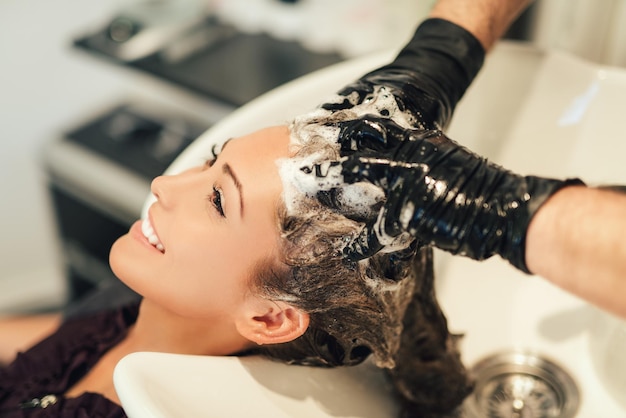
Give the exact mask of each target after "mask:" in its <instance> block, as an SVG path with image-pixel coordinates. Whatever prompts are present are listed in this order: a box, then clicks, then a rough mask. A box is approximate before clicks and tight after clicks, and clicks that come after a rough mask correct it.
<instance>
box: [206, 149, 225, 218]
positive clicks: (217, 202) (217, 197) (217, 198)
mask: <svg viewBox="0 0 626 418" xmlns="http://www.w3.org/2000/svg"><path fill="white" fill-rule="evenodd" d="M216 149H217V148H216V146H215V145H214V146H213V147H211V154H212V158H207V160H206V161H205V163H204V167H205V169H206V168H210V167H212V166H213V164H215V161H216V160H217V156H218V154H219V153H218V152H217V151H216ZM207 200H208V201H209V202H211V205H213V207H214V208H215V210H216V211H217V213H219V214H220V216H221V217H222V218H225V217H226V214H225V213H224V208H223V207H222V191H221V190H220V189H218V188H217V187H216V186H213V192H212V193H211V194H210V195H208V196H207Z"/></svg>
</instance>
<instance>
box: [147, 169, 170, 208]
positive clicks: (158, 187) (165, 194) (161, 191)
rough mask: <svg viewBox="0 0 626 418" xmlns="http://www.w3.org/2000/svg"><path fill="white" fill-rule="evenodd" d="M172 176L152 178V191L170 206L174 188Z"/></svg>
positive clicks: (157, 197)
mask: <svg viewBox="0 0 626 418" xmlns="http://www.w3.org/2000/svg"><path fill="white" fill-rule="evenodd" d="M171 183H172V176H158V177H155V178H154V179H153V180H152V183H151V184H150V191H151V192H152V194H153V195H154V197H155V198H156V200H157V201H158V202H159V203H161V205H163V206H168V205H169V202H170V197H169V196H170V194H171V193H172V192H171V189H172V186H173V185H172V184H171Z"/></svg>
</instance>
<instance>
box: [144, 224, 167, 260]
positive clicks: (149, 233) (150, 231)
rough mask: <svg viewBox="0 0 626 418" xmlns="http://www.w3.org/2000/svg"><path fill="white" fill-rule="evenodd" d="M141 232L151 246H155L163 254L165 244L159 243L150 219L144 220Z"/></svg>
mask: <svg viewBox="0 0 626 418" xmlns="http://www.w3.org/2000/svg"><path fill="white" fill-rule="evenodd" d="M141 232H142V233H143V235H144V237H146V239H147V240H148V242H149V243H150V244H152V245H154V246H155V247H156V249H157V250H159V251H161V252H163V250H164V249H165V248H164V247H163V244H161V242H160V241H159V238H158V237H157V235H156V234H155V233H154V228H153V227H152V224H151V223H150V221H149V220H148V219H144V220H143V222H142V223H141Z"/></svg>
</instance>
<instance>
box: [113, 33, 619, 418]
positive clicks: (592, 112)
mask: <svg viewBox="0 0 626 418" xmlns="http://www.w3.org/2000/svg"><path fill="white" fill-rule="evenodd" d="M392 55H393V54H381V55H377V56H374V57H368V58H364V59H360V60H356V61H352V62H349V63H344V64H340V65H339V66H336V67H334V68H331V69H326V70H322V71H321V72H318V73H316V74H313V75H310V76H307V77H304V78H303V79H300V80H297V81H295V82H293V83H290V84H288V85H286V86H283V87H281V88H278V89H276V90H275V91H273V92H270V93H268V94H267V95H265V96H263V97H261V98H259V99H257V100H255V101H253V102H252V103H250V104H249V105H247V106H245V107H243V108H242V109H240V110H238V111H237V112H235V113H234V114H232V115H231V116H229V117H228V118H227V119H225V120H224V121H223V122H221V123H220V124H218V125H216V126H215V127H214V128H212V129H211V130H210V131H208V132H207V133H206V134H205V135H203V136H202V137H201V138H200V139H199V140H198V141H196V142H195V143H194V144H192V146H190V147H189V149H188V150H187V151H186V152H185V153H183V155H181V157H180V158H179V159H178V160H177V161H176V162H175V163H174V164H173V165H172V167H170V169H169V170H168V171H169V172H177V171H180V170H182V169H183V168H185V167H187V166H189V165H193V164H197V163H201V162H203V159H204V158H205V157H206V156H207V155H209V154H208V150H209V149H210V146H211V145H212V144H213V143H214V142H216V141H222V140H224V139H225V138H229V137H231V136H234V135H239V134H243V133H246V132H248V131H251V130H254V129H256V128H259V127H262V126H266V125H268V124H270V123H281V122H284V121H287V120H288V119H289V118H290V117H291V116H293V115H295V114H298V113H300V112H302V111H306V110H308V109H310V108H311V107H312V106H314V105H316V104H317V103H318V102H319V101H320V100H322V99H323V98H324V97H326V95H327V94H328V93H331V92H334V91H335V90H336V89H337V88H339V87H341V86H342V85H343V84H344V83H346V82H348V81H351V80H353V79H354V78H355V76H357V75H359V74H361V73H363V72H365V71H366V70H369V69H371V68H374V67H375V66H376V65H378V64H379V63H382V62H385V61H386V60H387V59H388V58H389V57H391V56H392ZM625 105H626V71H624V70H620V69H616V68H601V67H597V66H595V65H592V64H589V63H586V62H584V61H581V60H579V59H576V58H573V57H570V56H567V55H563V54H560V53H556V52H554V53H553V52H550V53H542V52H540V51H537V50H534V49H531V48H529V47H526V46H523V45H518V44H512V43H501V44H500V45H499V46H498V47H497V48H496V50H495V51H494V52H493V53H492V55H491V56H490V57H489V59H488V61H487V64H486V66H485V68H484V70H483V72H482V73H481V74H480V76H479V78H478V80H477V81H476V82H475V84H474V85H473V86H472V87H471V89H470V90H469V91H468V94H467V96H466V98H465V99H464V100H463V101H462V103H461V104H460V106H459V108H458V110H457V114H456V116H455V119H454V121H453V123H452V125H451V127H450V129H449V134H450V136H452V137H453V138H456V139H457V140H459V142H462V143H465V144H467V145H468V146H469V147H470V148H473V149H474V150H475V151H478V152H480V153H482V154H484V155H487V156H489V157H490V158H492V159H494V160H496V161H497V162H500V163H502V164H504V165H505V166H507V167H508V168H511V169H514V170H516V171H519V172H521V173H525V174H531V173H532V174H539V175H552V176H559V177H563V176H570V175H576V176H580V177H582V178H583V179H585V180H586V181H588V182H590V183H594V182H617V183H622V184H624V183H626V164H624V162H623V161H622V160H623V159H624V156H625V155H626V141H623V140H622V139H621V136H623V127H622V124H623V121H624V117H623V109H624V106H625ZM437 256H438V259H437V262H436V270H437V274H438V279H437V280H438V282H437V283H438V284H437V286H438V293H439V299H440V301H441V303H442V306H443V308H444V311H445V312H446V315H447V316H448V319H449V324H450V327H451V329H452V330H453V331H456V332H463V333H465V335H466V336H465V338H464V340H463V343H462V346H461V350H462V355H463V359H464V361H465V363H466V364H467V365H468V366H471V365H472V364H473V363H474V362H476V361H477V360H478V359H480V358H482V357H484V356H486V355H489V354H493V353H495V352H498V351H501V350H504V349H511V348H522V349H525V350H533V351H536V352H538V353H540V354H543V355H546V356H548V357H549V358H552V359H554V360H556V361H557V362H558V363H559V364H560V365H561V366H563V367H564V369H565V370H566V371H567V372H568V373H569V374H570V375H571V376H572V377H573V378H574V380H575V381H576V383H577V384H578V386H579V389H580V392H581V403H580V407H579V410H578V411H579V412H578V414H577V416H578V417H584V418H587V417H590V418H591V417H594V418H595V417H611V418H616V417H626V402H625V405H620V403H619V402H618V398H619V396H620V395H619V394H617V395H613V396H611V395H609V393H608V391H607V390H606V388H605V387H604V386H603V381H602V380H601V379H600V378H599V377H598V376H599V373H598V370H597V368H595V367H594V361H592V355H591V353H592V352H593V353H594V355H595V356H596V358H598V357H602V356H604V355H605V353H604V352H603V351H602V349H594V350H590V341H591V340H592V339H591V338H590V335H591V334H590V329H591V328H597V327H596V325H594V324H598V323H606V320H607V318H608V316H607V315H606V314H602V313H599V312H598V311H597V310H595V309H593V308H592V307H590V306H589V305H588V304H586V303H585V302H583V301H581V300H579V299H577V298H575V297H573V296H571V295H568V294H566V293H564V292H563V291H561V290H559V289H557V288H555V287H554V286H552V285H550V284H549V283H548V282H546V281H544V280H542V279H541V278H539V277H528V276H525V275H523V274H521V273H519V272H518V271H516V270H514V269H513V268H512V267H510V266H509V265H508V264H507V263H505V262H503V261H501V260H499V259H492V260H489V261H487V262H483V263H478V262H474V261H471V260H466V259H462V258H454V257H451V256H449V255H447V254H442V253H437ZM592 345H593V344H592ZM617 355H618V356H619V353H618V354H617ZM624 355H626V354H624ZM368 367H369V366H368V365H367V364H366V365H365V366H363V367H361V368H357V369H354V370H347V369H340V370H334V371H328V370H326V371H314V370H310V369H305V368H301V367H295V366H292V367H287V366H283V365H281V364H276V363H270V362H268V361H266V360H259V359H237V358H215V357H191V356H174V355H166V354H155V353H138V354H134V355H132V356H129V357H127V358H125V359H124V360H123V361H122V362H120V364H119V365H118V367H117V369H116V376H115V383H116V388H117V390H118V393H119V396H120V399H121V400H122V403H123V405H124V407H125V408H126V409H127V411H128V414H129V416H131V418H147V417H165V416H194V417H200V416H207V417H209V416H210V417H238V416H241V417H248V416H256V417H281V416H298V417H329V416H330V417H347V416H350V417H370V416H376V417H380V418H384V417H386V416H389V417H390V416H393V414H394V410H395V409H394V406H393V404H392V403H391V404H390V403H388V398H387V397H386V396H387V395H386V394H387V393H388V392H387V391H388V388H387V387H386V386H385V385H384V384H383V383H382V381H381V380H379V377H380V376H379V375H378V374H377V373H376V372H372V370H371V368H368ZM604 367H606V365H605V366H604ZM624 375H626V371H625V373H624ZM364 382H366V383H367V384H364ZM357 384H358V385H357ZM355 388H358V390H353V389H355ZM381 395H383V396H382V398H381ZM624 396H626V395H624ZM250 405H253V406H250ZM250 408H252V409H250ZM375 408H378V409H375ZM250 411H252V412H253V413H251V412H250ZM372 411H375V415H372V414H371V412H372Z"/></svg>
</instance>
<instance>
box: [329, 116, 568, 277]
mask: <svg viewBox="0 0 626 418" xmlns="http://www.w3.org/2000/svg"><path fill="white" fill-rule="evenodd" d="M362 123H363V122H362ZM366 124H367V123H366ZM354 132H357V133H358V135H354V134H353V135H345V136H343V140H344V141H345V142H344V143H343V150H344V152H346V151H348V156H347V157H346V158H344V159H343V162H342V164H341V165H342V168H341V172H342V175H343V179H344V181H345V182H347V183H354V182H359V181H369V182H371V183H373V184H375V185H377V186H379V187H381V188H382V189H383V190H384V192H385V195H386V202H385V204H384V206H383V208H382V209H381V211H380V214H379V217H378V219H376V220H370V221H368V222H367V224H366V226H365V227H364V228H363V230H362V231H361V234H360V235H359V236H358V237H357V238H356V239H354V240H353V241H352V242H351V243H349V244H348V245H347V247H346V248H345V254H346V255H347V256H348V257H349V258H350V259H353V260H359V259H363V258H367V257H369V256H371V255H373V254H375V253H376V252H378V251H380V250H381V249H382V248H383V247H384V246H385V243H386V242H390V241H391V238H393V237H398V236H400V235H401V234H407V233H408V234H410V236H411V237H413V238H415V239H416V240H417V241H418V243H420V244H426V245H433V246H435V247H438V248H440V249H443V250H446V251H449V252H451V253H454V254H462V255H466V256H468V257H470V258H473V259H477V260H481V259H485V258H488V257H490V256H492V255H494V254H499V255H500V256H502V257H503V258H505V259H507V260H509V261H510V262H511V263H512V264H513V265H514V266H515V267H517V268H519V269H520V270H522V271H525V272H528V269H527V267H526V263H525V251H524V250H525V249H524V247H525V237H526V230H527V228H528V225H529V223H530V220H531V218H532V217H533V215H534V213H535V212H536V211H537V209H538V208H539V207H540V206H541V204H542V203H543V202H544V201H545V200H546V199H547V198H548V197H550V196H551V195H552V194H553V193H555V192H556V191H557V190H558V189H560V188H561V187H563V186H564V185H566V184H568V183H580V181H578V180H569V181H560V180H553V179H546V178H540V177H532V176H527V177H523V176H520V175H517V174H514V173H512V172H510V171H508V170H505V169H504V168H502V167H500V166H498V165H495V164H492V163H490V162H488V161H487V160H486V159H484V158H482V157H480V156H478V155H476V154H474V153H472V152H471V151H469V150H468V149H466V148H464V147H462V146H460V145H458V144H457V143H455V142H454V141H452V140H450V139H449V138H447V137H446V136H445V135H444V134H443V133H442V132H441V131H405V132H404V134H403V135H387V134H388V133H389V130H388V129H384V127H382V126H380V125H379V124H377V123H376V121H372V122H369V126H365V125H361V126H360V128H359V129H356V130H355V129H353V133H354ZM377 132H378V133H379V134H377ZM350 149H351V150H352V151H351V152H350V151H349V150H350Z"/></svg>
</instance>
